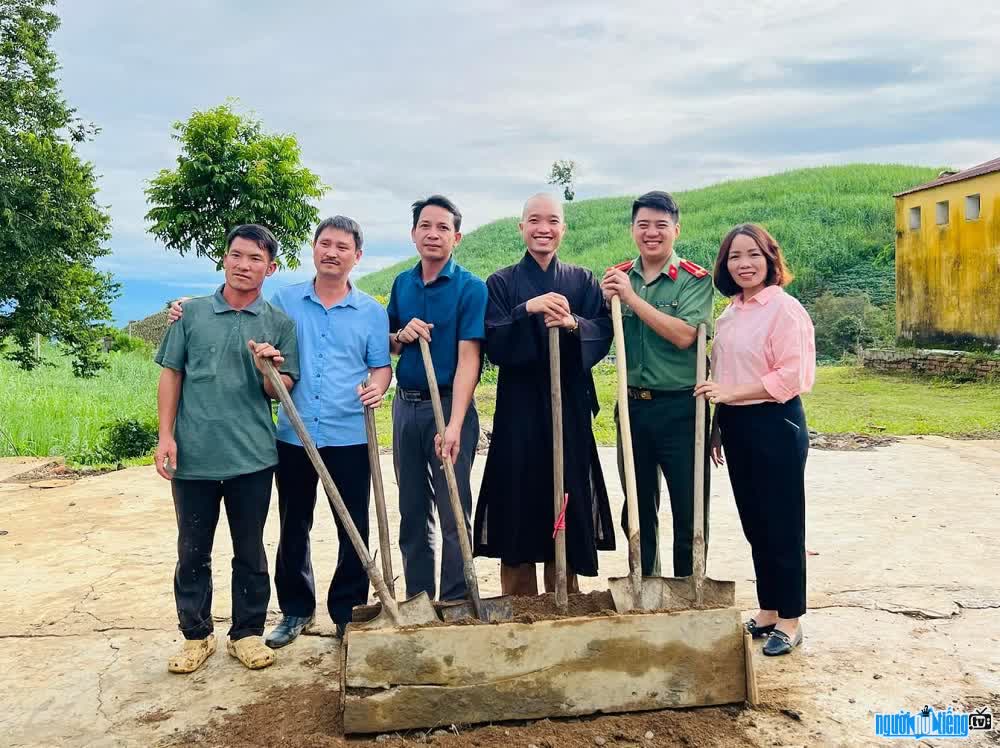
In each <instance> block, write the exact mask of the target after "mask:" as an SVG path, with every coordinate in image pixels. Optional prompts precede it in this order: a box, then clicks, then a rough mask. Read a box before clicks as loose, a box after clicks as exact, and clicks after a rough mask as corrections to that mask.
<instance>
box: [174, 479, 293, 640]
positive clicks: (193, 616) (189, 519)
mask: <svg viewBox="0 0 1000 748" xmlns="http://www.w3.org/2000/svg"><path fill="white" fill-rule="evenodd" d="M273 475H274V468H267V469H265V470H260V471H258V472H256V473H249V474H247V475H240V476H238V477H236V478H230V479H229V480H223V481H217V480H182V479H177V478H175V479H174V480H173V481H171V482H170V488H171V491H172V493H173V495H174V510H175V512H176V514H177V567H176V568H175V570H174V600H175V602H176V603H177V618H178V620H179V622H180V630H181V632H182V633H183V634H184V638H185V639H204V638H205V637H206V636H208V635H209V634H211V633H212V630H213V628H214V627H213V625H212V543H213V541H214V540H215V528H216V526H217V525H218V524H219V507H220V503H221V502H220V500H221V501H225V503H226V519H227V520H228V521H229V535H230V537H232V540H233V578H232V597H233V624H232V626H231V627H230V629H229V638H230V639H234V640H235V639H242V638H243V637H245V636H260V635H261V634H263V633H264V619H265V618H266V617H267V603H268V600H270V598H271V580H270V578H269V577H268V573H267V554H266V552H265V551H264V522H265V521H266V520H267V510H268V507H269V505H270V503H271V478H272V476H273Z"/></svg>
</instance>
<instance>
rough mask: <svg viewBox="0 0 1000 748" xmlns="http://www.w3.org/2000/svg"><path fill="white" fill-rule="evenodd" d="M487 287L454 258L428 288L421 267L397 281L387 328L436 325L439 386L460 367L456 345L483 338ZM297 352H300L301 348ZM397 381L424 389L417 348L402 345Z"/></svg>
mask: <svg viewBox="0 0 1000 748" xmlns="http://www.w3.org/2000/svg"><path fill="white" fill-rule="evenodd" d="M486 297H487V291H486V284H485V283H483V281H482V280H480V279H479V278H477V277H476V276H475V275H473V274H472V273H470V272H469V271H468V270H466V269H465V268H463V267H462V266H461V265H459V264H458V263H457V262H455V258H454V256H453V257H451V259H449V260H448V264H447V265H445V266H444V268H442V270H441V272H440V274H439V275H438V277H437V278H435V279H434V280H433V281H432V282H431V283H428V284H424V280H423V278H422V277H421V275H420V263H419V262H418V263H417V264H416V266H415V267H413V268H412V269H410V270H407V271H405V272H402V273H400V274H399V275H397V276H396V280H395V281H393V283H392V291H391V292H390V294H389V307H388V309H387V311H388V313H389V329H390V330H391V331H392V332H396V331H397V330H401V329H403V328H404V327H406V325H407V324H408V323H409V322H410V320H411V319H413V318H414V317H416V318H417V319H422V320H423V321H424V322H428V323H431V324H433V325H434V329H433V330H431V359H432V360H433V361H434V373H435V374H436V375H437V381H438V385H439V386H441V387H450V386H451V383H452V380H453V379H454V378H455V369H456V368H457V366H458V343H459V341H460V340H483V339H484V338H485V337H486V323H485V318H486ZM299 345H300V349H301V343H300V344H299ZM396 382H397V383H398V385H399V386H400V387H402V388H404V389H408V390H426V389H427V375H426V374H425V373H424V360H423V357H422V356H421V355H420V346H419V345H418V344H417V343H416V342H414V343H412V344H410V345H404V346H403V352H402V354H401V355H400V357H399V363H398V364H397V365H396Z"/></svg>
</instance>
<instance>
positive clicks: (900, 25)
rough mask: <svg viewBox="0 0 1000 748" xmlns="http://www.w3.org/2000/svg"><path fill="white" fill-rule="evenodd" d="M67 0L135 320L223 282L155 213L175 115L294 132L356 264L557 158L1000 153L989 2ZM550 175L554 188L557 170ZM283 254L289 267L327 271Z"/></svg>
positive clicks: (692, 166)
mask: <svg viewBox="0 0 1000 748" xmlns="http://www.w3.org/2000/svg"><path fill="white" fill-rule="evenodd" d="M619 5H620V6H621V7H614V4H612V3H607V2H598V3H590V2H585V1H583V0H574V1H573V2H563V0H549V1H548V2H545V3H539V2H537V1H536V2H521V1H520V0H510V1H508V2H494V1H493V0H457V1H454V2H453V1H452V0H438V1H437V2H435V3H414V2H395V1H392V0H390V1H383V2H371V3H358V2H342V1H339V0H325V1H323V2H321V1H320V0H284V2H281V3H272V2H265V1H264V0H238V1H237V0H172V2H169V3H165V2H162V0H60V2H59V3H58V5H57V8H56V11H57V13H58V14H59V16H60V17H61V19H62V27H61V28H60V30H59V31H58V32H57V33H56V36H55V37H54V40H53V46H54V48H55V50H56V52H57V54H58V55H59V57H60V60H61V62H62V65H63V69H62V74H61V75H62V85H63V93H64V95H65V97H66V98H67V100H68V101H69V102H70V104H71V105H73V106H75V107H76V108H77V110H78V112H79V114H80V115H81V116H82V117H84V118H86V119H88V120H90V121H92V122H94V123H95V124H97V125H98V126H99V127H100V128H101V133H100V135H99V136H98V137H97V139H96V140H95V141H93V142H90V143H87V144H85V145H83V146H82V147H81V153H82V155H83V156H84V157H85V158H87V159H88V160H90V161H92V162H93V163H94V164H95V168H96V171H97V173H98V174H100V175H101V176H100V182H99V184H100V194H99V200H100V202H101V203H102V204H104V205H107V206H109V211H110V214H111V216H112V232H113V236H112V239H111V242H110V246H111V249H112V254H111V255H110V256H109V257H107V258H104V259H102V260H101V261H100V267H101V268H102V269H105V270H109V271H111V272H113V273H114V275H115V277H116V279H117V280H118V281H119V282H120V283H122V284H123V295H122V298H121V299H119V301H118V302H117V303H116V304H115V305H114V312H115V320H116V322H118V323H119V324H124V323H125V322H126V321H127V320H128V319H138V318H141V317H144V316H146V315H147V314H150V313H152V312H153V311H156V310H157V309H158V308H160V307H161V305H162V303H163V302H164V301H165V300H166V299H167V298H171V297H172V296H174V295H178V294H181V293H204V292H206V291H207V290H209V289H212V288H214V287H215V286H216V285H217V284H218V282H219V276H218V274H216V272H215V268H214V264H213V263H211V262H209V261H207V260H198V259H196V258H194V257H193V256H191V255H188V256H185V257H183V258H182V257H180V256H178V255H177V254H176V253H172V252H168V251H167V250H165V249H164V247H163V246H162V245H161V244H159V243H158V242H157V241H156V240H155V239H153V238H152V237H151V236H150V235H149V234H148V233H147V232H146V229H147V225H146V223H145V220H144V215H145V213H146V210H147V206H146V204H145V196H144V189H145V187H146V183H147V181H148V180H149V179H150V178H152V177H153V176H155V174H156V173H157V172H158V171H159V170H160V169H164V168H171V167H172V166H173V165H174V162H175V159H176V156H177V150H176V146H175V142H174V141H173V140H172V139H171V137H170V135H171V125H172V123H174V122H175V121H178V120H182V119H186V118H187V117H188V116H190V114H191V113H192V112H193V111H195V110H204V109H208V108H211V107H213V106H216V105H218V104H221V103H223V102H225V101H226V100H227V99H229V98H235V99H237V100H238V104H237V106H238V107H239V108H240V109H241V110H243V111H246V112H253V113H254V114H255V115H256V116H258V117H259V118H260V119H262V120H263V123H264V126H265V128H266V129H268V130H270V131H276V132H286V133H293V134H295V135H296V137H297V138H298V141H299V144H300V146H301V148H302V154H303V161H304V163H305V165H306V166H308V167H309V168H310V169H312V170H313V171H315V172H316V173H317V174H318V175H319V176H320V178H321V179H322V181H323V182H324V183H325V184H327V185H330V187H331V191H330V192H329V193H328V194H327V195H326V196H325V197H324V198H323V199H322V200H321V202H320V205H319V208H320V213H321V214H322V215H324V216H326V215H333V214H337V213H340V214H344V215H349V216H351V217H353V218H355V219H357V220H358V221H359V222H360V223H361V225H362V227H363V229H364V232H365V237H366V240H365V245H366V251H365V255H364V257H363V259H362V262H361V265H360V266H359V268H358V270H357V271H356V273H358V274H360V273H363V272H368V271H372V270H376V269H379V268H381V267H384V266H386V265H388V264H390V263H392V262H395V261H397V260H399V259H402V258H404V257H406V256H409V255H412V254H413V246H412V243H411V241H410V237H409V228H410V224H409V218H410V216H409V205H410V204H411V203H412V202H413V201H414V200H415V199H418V198H420V197H424V196H426V195H428V194H431V193H434V192H440V193H444V194H446V195H449V196H450V197H452V198H453V199H454V200H455V201H456V202H457V203H458V205H459V207H460V208H461V210H462V213H463V214H464V225H463V229H464V230H466V231H468V230H471V229H473V228H475V227H476V226H478V225H481V224H484V223H488V222H490V221H492V220H495V219H497V218H500V217H503V216H508V215H514V214H516V213H518V212H519V211H520V206H521V204H522V202H523V201H524V199H525V198H526V197H528V196H530V195H531V194H533V193H535V192H538V191H539V190H544V189H546V188H547V185H546V178H547V176H548V172H549V168H550V166H551V164H552V162H553V161H554V160H556V159H573V160H575V161H576V162H577V164H578V166H579V176H578V179H577V199H586V198H589V197H603V196H608V195H623V194H635V193H639V192H643V191H646V190H648V189H667V190H672V191H679V190H683V189H690V188H694V187H700V186H704V185H707V184H712V183H714V182H719V181H723V180H727V179H733V178H741V177H751V176H759V175H763V174H771V173H776V172H780V171H785V170H788V169H792V168H800V167H805V166H820V165H826V164H838V163H851V162H860V161H864V162H878V163H889V162H892V163H913V164H922V165H928V166H950V167H958V168H962V167H967V166H971V165H974V164H976V163H980V162H982V161H986V160H989V159H991V158H995V157H997V156H1000V55H997V54H995V47H996V40H997V39H998V38H1000V7H997V6H996V4H994V3H963V4H960V5H952V4H950V3H915V2H901V1H898V0H887V1H885V2H874V3H872V2H857V1H855V0H850V1H849V2H837V1H835V0H812V1H811V2H809V3H801V2H798V1H795V2H785V1H784V0H759V1H758V2H757V3H754V4H748V3H743V2H734V1H733V0H719V1H718V2H714V3H710V4H708V5H709V6H710V7H706V8H698V7H694V6H696V5H697V4H695V3H683V4H682V3H676V2H664V0H658V1H657V2H646V1H645V0H629V2H625V3H620V4H619ZM548 189H551V188H548ZM304 257H305V264H306V268H305V269H303V270H301V271H299V272H279V273H278V274H277V275H276V276H275V277H274V279H272V280H271V281H269V284H268V285H269V287H274V286H275V285H277V284H281V283H287V282H294V281H299V280H304V279H307V278H308V277H310V274H309V272H308V268H309V267H310V266H311V265H310V260H309V257H308V255H304Z"/></svg>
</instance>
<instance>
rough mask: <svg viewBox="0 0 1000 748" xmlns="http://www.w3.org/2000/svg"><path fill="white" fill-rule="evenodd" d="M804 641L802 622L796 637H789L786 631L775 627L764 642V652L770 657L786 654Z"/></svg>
mask: <svg viewBox="0 0 1000 748" xmlns="http://www.w3.org/2000/svg"><path fill="white" fill-rule="evenodd" d="M801 643H802V624H801V623H800V624H799V627H798V629H796V631H795V636H794V637H789V636H788V634H786V633H785V632H784V631H778V630H777V629H775V630H774V631H772V632H771V635H770V636H768V637H767V641H766V642H764V654H765V655H767V656H768V657H778V656H780V655H786V654H788V653H789V652H791V651H792V650H793V649H795V648H796V647H797V646H799V645H800V644H801Z"/></svg>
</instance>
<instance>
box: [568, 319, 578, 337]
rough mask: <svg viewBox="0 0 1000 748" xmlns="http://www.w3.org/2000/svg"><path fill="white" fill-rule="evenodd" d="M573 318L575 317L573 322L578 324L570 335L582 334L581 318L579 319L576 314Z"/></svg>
mask: <svg viewBox="0 0 1000 748" xmlns="http://www.w3.org/2000/svg"><path fill="white" fill-rule="evenodd" d="M571 316H572V317H573V321H574V322H576V326H575V327H573V329H572V330H570V331H569V333H570V335H576V334H577V333H578V332H580V318H579V317H577V316H576V315H575V314H574V315H571Z"/></svg>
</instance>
